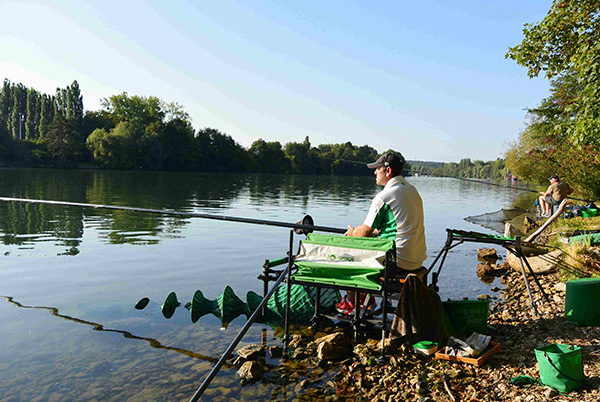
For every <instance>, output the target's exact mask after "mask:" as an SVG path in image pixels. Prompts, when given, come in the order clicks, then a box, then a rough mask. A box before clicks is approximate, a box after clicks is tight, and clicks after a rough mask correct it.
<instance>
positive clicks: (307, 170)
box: [283, 136, 318, 174]
mask: <svg viewBox="0 0 600 402" xmlns="http://www.w3.org/2000/svg"><path fill="white" fill-rule="evenodd" d="M283 152H284V153H285V156H286V157H287V159H288V160H289V161H290V173H295V174H316V173H318V163H317V155H316V153H315V152H311V146H310V140H309V139H308V136H306V138H304V142H300V143H299V142H288V143H287V144H285V146H284V148H283Z"/></svg>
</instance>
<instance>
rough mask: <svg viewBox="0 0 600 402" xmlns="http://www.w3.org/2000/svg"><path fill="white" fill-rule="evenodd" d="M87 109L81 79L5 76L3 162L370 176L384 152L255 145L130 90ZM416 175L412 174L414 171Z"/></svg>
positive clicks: (458, 172) (480, 170) (0, 105)
mask: <svg viewBox="0 0 600 402" xmlns="http://www.w3.org/2000/svg"><path fill="white" fill-rule="evenodd" d="M101 106H102V108H101V109H100V110H98V111H85V110H84V107H83V97H82V95H81V92H80V88H79V84H78V83H77V81H74V82H73V83H72V84H71V85H70V86H67V87H66V88H58V89H57V90H56V93H55V94H54V95H48V94H43V93H40V92H38V91H36V90H35V89H32V88H27V87H26V86H24V85H23V84H20V83H19V84H14V83H11V82H10V81H9V80H8V79H5V80H4V83H3V86H2V91H1V92H0V160H1V161H4V164H8V165H16V166H56V167H76V166H80V165H81V164H94V165H97V166H99V167H102V168H107V169H123V170H132V169H137V170H168V171H202V172H253V173H293V174H336V175H370V174H372V173H373V172H372V170H371V169H368V168H367V167H366V164H367V163H369V162H372V161H374V160H375V159H377V157H378V156H379V152H377V150H375V149H374V148H372V147H370V146H367V145H363V146H357V145H354V144H352V143H351V142H346V143H341V144H321V145H318V146H312V145H311V143H310V140H309V137H308V136H307V137H306V138H305V139H304V141H302V142H288V143H286V144H281V143H280V142H278V141H265V140H263V139H258V140H256V141H254V143H252V145H251V146H250V147H249V148H244V147H242V146H241V145H240V144H239V143H237V142H236V141H235V140H234V139H233V138H232V137H231V136H229V135H227V134H225V133H222V132H220V131H219V130H217V129H214V128H208V127H207V128H203V129H199V130H195V129H194V127H193V126H192V124H191V120H190V117H189V115H188V114H187V113H186V112H185V111H184V109H183V107H182V106H181V105H179V104H177V103H166V102H164V101H162V100H160V99H158V98H156V97H154V96H150V97H144V96H136V95H133V96H130V95H128V94H127V93H122V94H118V95H114V96H111V97H109V98H106V99H103V100H102V102H101ZM503 168H504V161H503V160H501V159H498V160H496V161H489V162H483V161H474V162H471V160H470V159H463V160H461V161H460V162H459V163H447V164H446V163H440V162H416V161H415V162H410V163H408V164H407V166H405V169H406V172H411V171H412V172H413V173H418V174H422V175H436V176H447V177H474V178H486V179H488V178H489V179H497V178H501V177H503V172H502V169H503ZM408 174H410V173H408Z"/></svg>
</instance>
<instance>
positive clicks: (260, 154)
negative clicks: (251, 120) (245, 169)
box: [248, 138, 289, 173]
mask: <svg viewBox="0 0 600 402" xmlns="http://www.w3.org/2000/svg"><path fill="white" fill-rule="evenodd" d="M248 153H249V155H250V159H251V169H252V171H254V172H257V173H284V172H286V171H287V170H289V161H288V160H287V159H286V157H285V153H284V152H283V148H282V147H281V143H280V142H279V141H273V142H266V141H265V140H263V139H262V138H259V139H258V140H256V141H254V142H253V143H252V145H251V146H250V148H249V149H248Z"/></svg>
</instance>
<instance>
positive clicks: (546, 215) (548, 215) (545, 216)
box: [541, 212, 550, 218]
mask: <svg viewBox="0 0 600 402" xmlns="http://www.w3.org/2000/svg"><path fill="white" fill-rule="evenodd" d="M541 216H542V218H549V217H550V214H547V213H545V212H544V213H543V214H542V215H541Z"/></svg>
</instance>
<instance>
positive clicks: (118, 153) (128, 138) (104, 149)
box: [86, 122, 136, 169]
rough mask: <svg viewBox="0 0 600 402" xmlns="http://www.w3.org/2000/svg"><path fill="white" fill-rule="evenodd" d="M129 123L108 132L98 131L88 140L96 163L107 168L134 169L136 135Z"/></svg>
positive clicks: (121, 124) (123, 123) (100, 129)
mask: <svg viewBox="0 0 600 402" xmlns="http://www.w3.org/2000/svg"><path fill="white" fill-rule="evenodd" d="M130 127H131V126H130V124H129V123H127V122H121V123H119V124H117V126H116V127H115V128H114V129H112V130H110V132H109V131H107V130H105V129H102V128H99V129H96V130H94V131H93V132H92V134H90V136H89V137H88V138H87V140H86V144H87V147H88V149H89V150H90V152H91V153H92V156H93V158H94V160H95V161H96V163H98V164H99V165H100V166H102V167H105V168H112V169H133V168H134V166H135V161H134V160H133V156H134V154H135V152H134V151H135V142H136V141H135V138H134V133H133V131H132V130H131V128H130Z"/></svg>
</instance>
